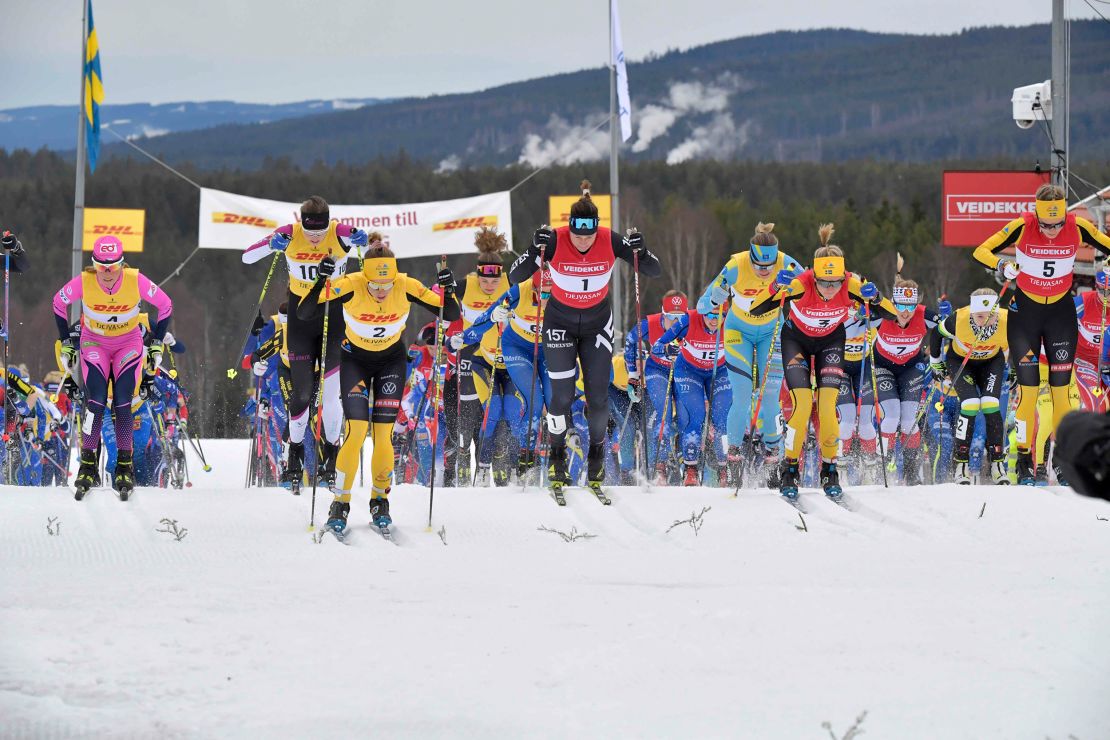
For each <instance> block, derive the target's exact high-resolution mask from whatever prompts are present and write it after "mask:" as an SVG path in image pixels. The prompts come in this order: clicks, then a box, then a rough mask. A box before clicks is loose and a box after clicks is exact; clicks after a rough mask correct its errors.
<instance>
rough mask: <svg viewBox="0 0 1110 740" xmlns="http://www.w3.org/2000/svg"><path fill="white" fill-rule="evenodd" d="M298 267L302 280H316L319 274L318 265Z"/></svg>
mask: <svg viewBox="0 0 1110 740" xmlns="http://www.w3.org/2000/svg"><path fill="white" fill-rule="evenodd" d="M297 269H298V270H300V273H301V280H306V281H308V282H312V283H314V282H316V276H317V275H318V274H319V268H318V267H317V266H316V265H297Z"/></svg>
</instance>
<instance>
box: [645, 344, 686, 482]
mask: <svg viewBox="0 0 1110 740" xmlns="http://www.w3.org/2000/svg"><path fill="white" fill-rule="evenodd" d="M677 359H678V358H677V357H672V358H671V367H670V370H669V371H668V372H667V386H666V388H665V389H664V393H663V412H662V413H661V414H660V415H659V437H658V438H657V439H656V440H655V468H656V470H658V469H659V465H660V464H661V463H660V462H659V454H660V452H661V450H662V449H663V429H664V428H665V427H666V426H667V419H668V416H667V414H668V412H670V413H671V414H673V413H674V411H673V408H672V407H670V406H669V404H670V402H671V388H672V387H673V384H674V364H675V360H677ZM644 389H645V390H646V389H647V378H645V379H644ZM665 469H666V467H665V465H664V470H665ZM663 483H664V485H666V480H665V479H664V481H663Z"/></svg>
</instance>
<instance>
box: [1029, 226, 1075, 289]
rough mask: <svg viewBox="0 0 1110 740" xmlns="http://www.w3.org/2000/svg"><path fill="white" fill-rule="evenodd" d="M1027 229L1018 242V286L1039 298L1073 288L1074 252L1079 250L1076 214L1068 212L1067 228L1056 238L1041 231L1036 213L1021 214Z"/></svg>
mask: <svg viewBox="0 0 1110 740" xmlns="http://www.w3.org/2000/svg"><path fill="white" fill-rule="evenodd" d="M1022 219H1024V221H1025V228H1024V229H1022V231H1021V238H1020V239H1018V243H1017V245H1016V250H1017V254H1016V259H1017V263H1018V268H1019V269H1020V272H1019V273H1018V277H1017V284H1018V287H1019V288H1021V290H1022V291H1024V292H1025V293H1026V294H1028V295H1030V296H1034V297H1040V298H1050V297H1052V296H1058V295H1060V294H1061V293H1063V292H1065V291H1067V290H1068V289H1069V288H1071V279H1072V269H1073V266H1074V264H1075V255H1076V253H1077V252H1078V251H1079V241H1080V239H1079V229H1078V228H1077V227H1076V225H1075V215H1074V214H1071V213H1069V214H1068V215H1067V217H1066V218H1065V219H1064V228H1062V229H1060V233H1059V234H1057V235H1056V237H1055V238H1054V239H1049V238H1048V237H1047V236H1045V235H1044V234H1042V233H1041V230H1040V228H1039V227H1038V226H1037V216H1036V214H1033V213H1025V214H1022Z"/></svg>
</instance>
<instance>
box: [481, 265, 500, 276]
mask: <svg viewBox="0 0 1110 740" xmlns="http://www.w3.org/2000/svg"><path fill="white" fill-rule="evenodd" d="M478 274H479V275H481V276H482V277H500V276H501V265H478Z"/></svg>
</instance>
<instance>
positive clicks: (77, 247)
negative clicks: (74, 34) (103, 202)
mask: <svg viewBox="0 0 1110 740" xmlns="http://www.w3.org/2000/svg"><path fill="white" fill-rule="evenodd" d="M88 13H89V0H81V94H80V97H79V98H78V99H77V181H76V183H75V187H74V192H73V276H74V277H76V276H77V275H79V274H80V273H81V262H82V260H81V244H82V240H83V239H84V233H85V66H86V65H87V64H88V25H89V18H88ZM76 310H77V309H76V306H74V311H75V312H76Z"/></svg>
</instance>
